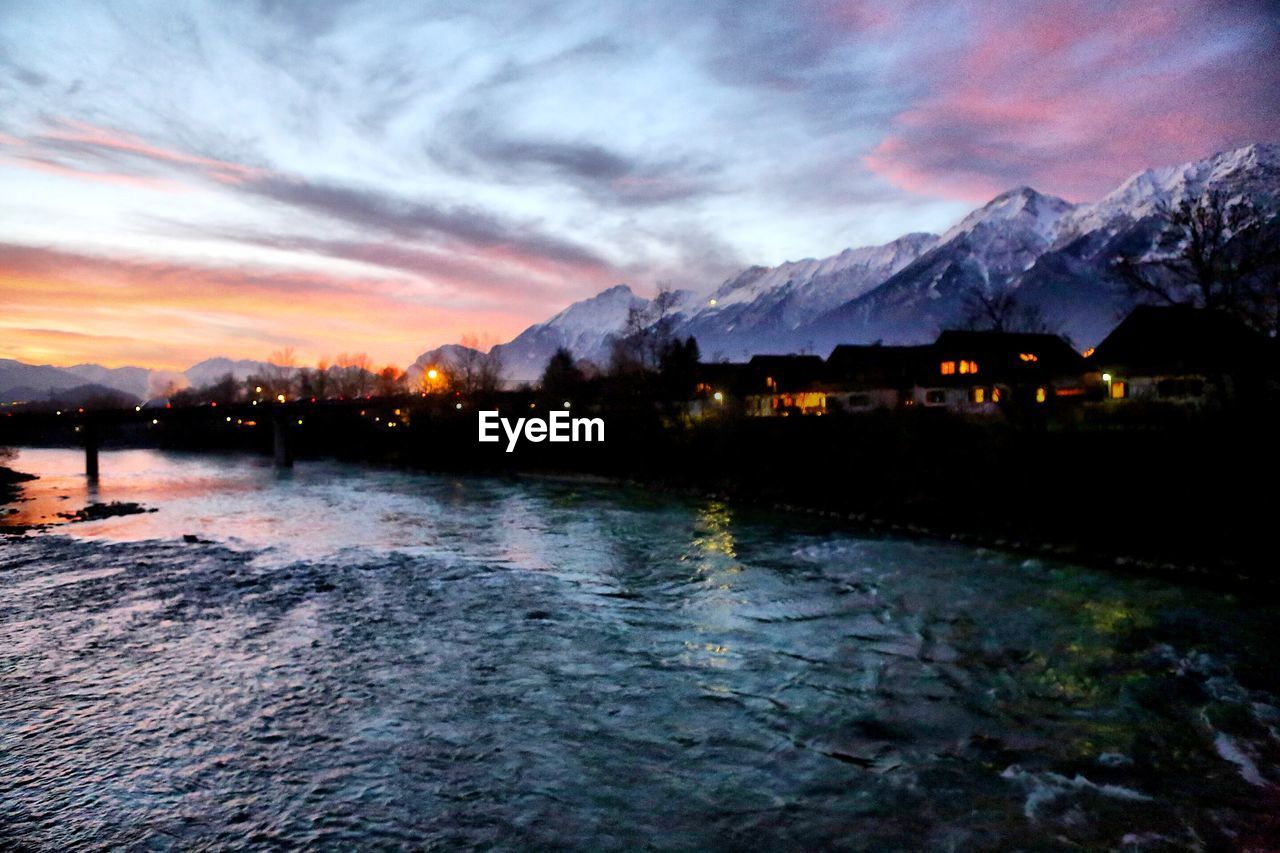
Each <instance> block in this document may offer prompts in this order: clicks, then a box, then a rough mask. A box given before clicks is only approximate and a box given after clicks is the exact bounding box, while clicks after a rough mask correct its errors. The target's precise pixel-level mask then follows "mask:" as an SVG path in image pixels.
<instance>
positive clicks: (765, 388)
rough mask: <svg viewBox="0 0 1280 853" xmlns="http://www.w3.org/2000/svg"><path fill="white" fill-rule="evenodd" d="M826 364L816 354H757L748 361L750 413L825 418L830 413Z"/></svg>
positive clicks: (747, 396)
mask: <svg viewBox="0 0 1280 853" xmlns="http://www.w3.org/2000/svg"><path fill="white" fill-rule="evenodd" d="M824 374H825V365H824V364H823V362H822V359H821V358H819V357H818V356H816V355H757V356H754V357H753V358H752V359H751V360H750V361H749V362H747V376H748V379H749V382H750V387H749V388H748V390H747V393H746V404H747V414H749V415H756V416H773V415H780V416H783V417H785V416H787V415H821V414H825V413H826V411H827V394H826V384H825V375H824Z"/></svg>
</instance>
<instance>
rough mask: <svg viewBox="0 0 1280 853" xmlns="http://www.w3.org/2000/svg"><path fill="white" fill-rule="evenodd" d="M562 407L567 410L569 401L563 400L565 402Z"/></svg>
mask: <svg viewBox="0 0 1280 853" xmlns="http://www.w3.org/2000/svg"><path fill="white" fill-rule="evenodd" d="M564 407H565V408H566V409H567V408H569V401H568V400H565V401H564Z"/></svg>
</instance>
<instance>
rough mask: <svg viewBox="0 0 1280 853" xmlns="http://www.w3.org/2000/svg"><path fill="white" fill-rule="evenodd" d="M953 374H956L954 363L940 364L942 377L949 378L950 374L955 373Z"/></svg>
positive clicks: (945, 362)
mask: <svg viewBox="0 0 1280 853" xmlns="http://www.w3.org/2000/svg"><path fill="white" fill-rule="evenodd" d="M955 372H956V363H955V362H954V361H944V362H942V375H943V376H950V375H951V374H953V373H955Z"/></svg>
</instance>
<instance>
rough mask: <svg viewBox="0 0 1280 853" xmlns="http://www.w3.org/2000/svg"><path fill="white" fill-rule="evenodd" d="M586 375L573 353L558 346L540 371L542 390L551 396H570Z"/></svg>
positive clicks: (578, 387) (580, 385) (579, 386)
mask: <svg viewBox="0 0 1280 853" xmlns="http://www.w3.org/2000/svg"><path fill="white" fill-rule="evenodd" d="M584 381H586V377H585V376H584V375H583V373H582V369H581V368H580V367H578V363H577V362H576V361H574V359H573V353H572V352H570V351H569V350H568V349H566V348H565V347H560V348H559V349H558V350H556V351H555V353H554V354H553V355H552V356H551V358H549V359H547V367H546V369H545V370H543V371H542V390H543V391H546V392H547V393H548V394H551V395H553V396H557V397H558V396H571V395H572V394H574V393H575V392H576V391H577V390H578V389H580V388H581V387H582V383H583V382H584Z"/></svg>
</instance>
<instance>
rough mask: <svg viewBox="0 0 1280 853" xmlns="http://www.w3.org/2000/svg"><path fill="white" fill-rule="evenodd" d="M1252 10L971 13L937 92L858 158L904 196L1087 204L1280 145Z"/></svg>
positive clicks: (1130, 7) (931, 65) (1105, 6)
mask: <svg viewBox="0 0 1280 853" xmlns="http://www.w3.org/2000/svg"><path fill="white" fill-rule="evenodd" d="M1266 11H1267V10H1266V9H1264V8H1262V7H1258V8H1253V9H1251V8H1250V7H1249V5H1248V4H1241V5H1228V4H1216V3H1213V4H1211V3H1205V2H1191V0H1182V2H1171V3H1164V4H1157V5H1149V4H1140V5H1139V4H1127V3H1115V2H1108V0H1070V1H1069V2H1061V3H1053V4H1023V3H993V4H991V5H990V6H987V7H983V8H981V9H975V12H974V15H973V17H972V22H973V33H972V35H971V36H970V37H969V38H968V39H966V40H965V41H964V42H962V47H963V50H961V51H958V52H957V51H948V52H946V53H943V54H940V55H938V56H937V57H936V58H935V59H934V60H933V61H932V62H930V61H929V60H928V59H926V60H925V62H923V63H922V64H921V67H920V73H922V74H930V75H934V76H936V78H937V79H938V80H939V83H938V85H937V86H936V87H935V88H934V89H933V90H932V91H930V92H929V93H928V94H927V95H926V96H924V97H922V98H920V99H919V100H918V101H917V102H916V103H914V104H912V105H911V106H910V107H909V108H908V109H906V110H904V111H903V112H902V113H900V114H899V115H898V116H897V117H896V119H895V120H894V123H893V129H892V131H891V132H890V134H889V135H888V136H887V137H886V138H885V139H884V140H883V141H882V142H881V143H880V144H879V145H878V146H877V147H876V148H875V149H874V150H873V151H872V152H871V153H870V154H868V155H867V157H866V158H865V162H866V164H867V165H868V167H869V168H871V169H872V170H873V171H876V172H878V173H880V174H883V175H885V176H886V177H888V178H890V179H891V180H893V181H894V182H895V183H896V184H898V185H899V186H902V187H904V188H907V189H910V190H913V191H916V192H920V193H928V194H937V193H944V194H948V195H954V196H956V197H959V198H964V199H969V200H973V201H980V200H983V199H986V198H989V197H990V196H991V195H993V194H995V193H998V192H1000V191H1001V190H1003V189H1005V188H1008V187H1009V186H1011V185H1013V184H1032V185H1035V186H1036V187H1037V188H1039V189H1042V190H1047V191H1050V192H1055V193H1058V194H1061V195H1064V196H1067V197H1069V198H1075V199H1089V198H1094V197H1097V196H1098V195H1100V194H1101V193H1103V192H1105V191H1106V190H1108V189H1111V188H1113V187H1114V186H1115V184H1116V182H1117V180H1118V179H1119V178H1121V177H1123V176H1125V175H1127V174H1130V173H1132V172H1135V171H1139V170H1141V169H1143V168H1147V167H1150V166H1154V165H1162V164H1166V163H1176V162H1180V161H1185V160H1189V159H1194V158H1198V157H1203V156H1205V155H1206V154H1207V153H1210V152H1213V151H1215V150H1220V149H1223V148H1227V147H1233V146H1238V145H1241V144H1247V143H1249V142H1254V141H1258V140H1272V139H1276V138H1280V108H1278V106H1277V105H1278V104H1280V97H1277V95H1276V92H1280V41H1278V39H1277V36H1278V27H1280V24H1278V23H1277V19H1276V18H1269V17H1268V16H1267V14H1266Z"/></svg>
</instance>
